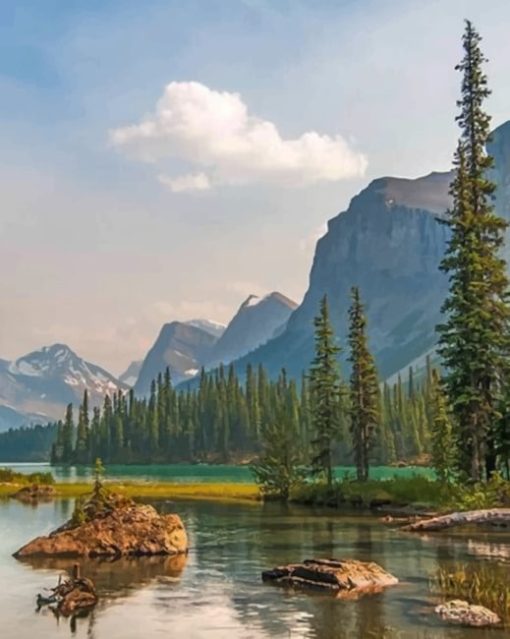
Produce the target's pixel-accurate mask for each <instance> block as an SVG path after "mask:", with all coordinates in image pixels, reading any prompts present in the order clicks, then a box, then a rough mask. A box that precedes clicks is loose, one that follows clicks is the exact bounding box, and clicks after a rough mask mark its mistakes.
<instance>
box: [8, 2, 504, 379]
mask: <svg viewBox="0 0 510 639" xmlns="http://www.w3.org/2000/svg"><path fill="white" fill-rule="evenodd" d="M465 18H469V19H471V20H472V21H473V22H474V23H475V26H476V27H477V28H478V30H479V31H480V32H481V34H482V36H483V38H484V40H483V48H484V51H485V53H486V55H487V57H488V58H489V63H488V65H487V72H488V74H489V83H490V86H491V88H492V90H493V95H492V96H491V98H490V100H489V103H488V108H489V111H490V113H491V114H492V116H493V124H494V125H498V124H500V123H502V122H504V121H506V120H507V119H510V84H509V83H508V66H507V61H508V59H510V40H509V39H508V29H509V25H510V3H509V2H508V0H488V1H487V2H485V3H480V2H479V0H476V1H475V0H440V1H438V0H428V1H427V2H423V0H422V1H420V2H415V0H187V1H186V2H182V1H181V0H165V1H163V0H145V2H139V1H138V0H136V1H135V0H44V2H41V1H40V0H16V1H15V2H14V1H13V0H0V193H1V194H2V204H1V207H0V256H1V262H0V266H1V268H0V292H1V295H0V358H4V359H13V358H16V357H19V356H21V355H23V354H25V353H27V352H30V351H31V350H34V349H37V348H40V347H41V346H43V345H49V344H52V343H55V342H61V343H66V344H68V345H69V346H70V347H71V348H73V349H74V350H75V351H76V352H77V353H78V354H79V355H81V356H83V357H85V358H86V359H87V360H88V361H91V362H94V363H96V364H99V365H102V366H104V367H105V368H107V369H108V370H110V371H112V372H113V373H116V374H119V373H121V372H122V371H123V369H124V368H126V367H127V365H128V364H129V362H130V361H131V360H134V359H140V358H142V357H143V356H144V355H145V353H146V351H147V349H148V348H149V347H150V346H151V344H152V343H153V341H154V340H155V338H156V336H157V333H158V332H159V329H160V328H161V326H162V324H163V323H165V322H169V321H172V320H185V319H193V318H208V319H212V320H216V321H221V322H228V320H229V319H230V318H231V317H232V315H233V314H234V313H235V311H236V309H237V307H238V306H239V305H240V304H241V302H242V301H243V300H244V299H245V298H246V297H247V296H248V295H249V294H256V295H263V294H265V293H268V292H270V291H273V290H279V291H281V292H282V293H284V294H286V295H288V296H289V297H291V298H293V299H295V300H296V301H300V300H301V298H302V296H303V294H304V292H305V291H306V287H307V283H308V275H309V272H310V267H311V264H312V260H313V254H314V248H315V242H316V240H317V239H318V237H320V235H321V234H323V233H324V232H325V228H326V223H327V220H328V219H330V218H332V217H334V216H335V215H336V214H337V213H338V212H340V211H342V210H344V209H345V208H346V207H347V206H348V203H349V200H350V198H351V197H353V196H354V195H355V194H356V193H357V192H358V191H359V190H360V189H361V188H363V187H364V186H365V185H366V184H367V183H368V182H369V181H370V180H371V179H373V178H376V177H380V176H384V175H395V176H401V177H417V176H420V175H423V174H426V173H429V172H430V171H433V170H447V169H448V168H449V166H450V163H451V157H452V151H453V149H454V146H455V140H456V135H457V130H456V125H455V122H454V118H455V111H456V107H455V100H456V98H457V95H458V92H459V77H458V74H457V73H456V72H455V70H454V66H455V64H456V62H457V61H458V60H459V59H460V57H461V55H462V51H461V45H460V38H461V35H462V30H463V20H464V19H465ZM367 259H369V256H367Z"/></svg>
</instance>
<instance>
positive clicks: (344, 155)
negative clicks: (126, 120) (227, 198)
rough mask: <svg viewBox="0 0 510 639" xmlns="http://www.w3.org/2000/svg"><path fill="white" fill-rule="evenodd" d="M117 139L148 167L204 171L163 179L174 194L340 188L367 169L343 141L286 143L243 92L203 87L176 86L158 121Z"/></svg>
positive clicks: (313, 137) (311, 135)
mask: <svg viewBox="0 0 510 639" xmlns="http://www.w3.org/2000/svg"><path fill="white" fill-rule="evenodd" d="M110 139H111V142H112V143H113V145H115V146H116V147H118V148H121V149H124V150H125V151H126V152H127V153H129V154H131V155H133V156H134V157H136V158H138V159H140V160H141V161H144V162H150V163H155V164H157V163H159V162H161V161H163V160H165V159H167V158H177V159H180V160H183V161H185V162H186V163H188V164H191V165H194V166H196V167H200V169H201V172H200V173H196V174H189V175H183V176H179V177H174V178H172V177H168V176H167V175H163V176H160V178H159V179H160V181H161V182H163V184H165V185H167V186H169V187H170V188H171V189H172V190H173V191H185V190H192V189H200V190H204V189H207V188H210V187H211V186H214V185H224V184H226V185H232V184H253V183H272V184H282V185H287V186H302V185H308V184H314V183H317V182H321V181H329V182H334V181H337V180H341V179H344V178H350V177H356V176H360V175H362V174H363V173H364V171H365V169H366V166H367V160H366V158H365V156H364V155H363V154H361V153H359V152H358V151H356V150H354V149H352V148H351V147H350V146H349V144H348V143H347V141H346V140H345V139H344V138H343V137H341V136H340V135H336V136H329V135H321V134H319V133H317V132H316V131H308V132H306V133H303V134H302V135H301V136H299V137H298V138H295V139H288V140H285V139H283V138H282V136H281V135H280V133H279V131H278V129H277V127H276V126H275V124H273V123H272V122H269V121H268V120H263V119H262V118H259V117H257V116H255V115H251V114H250V113H249V112H248V107H247V106H246V104H245V103H244V102H243V100H242V99H241V96H240V95H239V94H237V93H228V92H226V91H223V92H220V91H214V90H212V89H210V88H208V87H207V86H205V85H203V84H200V83H198V82H171V83H170V84H168V85H167V86H166V88H165V91H164V93H163V96H162V97H161V98H160V99H159V101H158V102H157V104H156V110H155V112H154V113H153V114H152V115H150V116H149V117H147V118H145V119H144V120H142V121H141V122H140V123H139V124H133V125H131V126H126V127H121V128H118V129H114V130H112V131H110Z"/></svg>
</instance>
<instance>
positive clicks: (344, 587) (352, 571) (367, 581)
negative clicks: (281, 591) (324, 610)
mask: <svg viewBox="0 0 510 639" xmlns="http://www.w3.org/2000/svg"><path fill="white" fill-rule="evenodd" d="M262 580H263V581H268V582H273V583H275V584H277V585H281V586H287V587H297V588H305V589H312V590H323V591H328V592H331V593H334V594H336V595H338V596H342V597H345V596H357V595H361V594H366V593H371V592H379V591H381V590H382V589H383V588H386V587H388V586H394V585H396V584H397V583H398V579H397V578H396V577H394V576H393V575H391V574H390V573H388V572H386V571H385V570H384V569H383V568H381V566H379V565H378V564H376V563H374V562H364V561H358V560H356V559H306V560H305V561H304V562H303V563H301V564H289V565H288V566H280V567H277V568H273V570H266V571H264V572H263V573H262Z"/></svg>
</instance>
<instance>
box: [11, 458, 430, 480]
mask: <svg viewBox="0 0 510 639" xmlns="http://www.w3.org/2000/svg"><path fill="white" fill-rule="evenodd" d="M3 467H8V468H13V469H14V470H16V471H17V472H21V473H26V474H28V473H38V472H51V473H53V476H54V477H55V479H57V480H58V481H63V482H74V481H87V480H90V481H91V480H92V476H93V470H92V468H91V467H89V466H50V465H49V464H16V463H3V462H0V468H3ZM355 472H356V471H355V469H354V468H353V467H347V466H338V467H337V468H336V469H335V474H336V476H337V477H339V478H341V477H343V476H344V475H345V474H349V475H353V476H354V474H355ZM416 474H420V475H427V476H431V475H432V474H433V472H432V470H431V469H429V468H421V467H415V466H409V467H407V468H393V467H389V466H379V467H378V466H375V467H373V468H371V469H370V476H371V477H372V478H374V479H382V478H386V477H393V476H394V475H397V476H399V477H408V476H410V475H416ZM106 477H107V479H111V480H116V481H142V482H143V481H147V482H151V481H152V482H154V481H170V482H184V483H189V482H192V483H195V482H198V483H201V482H234V483H249V482H253V481H254V479H253V475H252V473H251V471H250V469H249V467H248V466H234V465H228V464H152V465H137V464H132V465H127V464H125V465H123V464H117V465H116V464H112V465H108V466H107V469H106Z"/></svg>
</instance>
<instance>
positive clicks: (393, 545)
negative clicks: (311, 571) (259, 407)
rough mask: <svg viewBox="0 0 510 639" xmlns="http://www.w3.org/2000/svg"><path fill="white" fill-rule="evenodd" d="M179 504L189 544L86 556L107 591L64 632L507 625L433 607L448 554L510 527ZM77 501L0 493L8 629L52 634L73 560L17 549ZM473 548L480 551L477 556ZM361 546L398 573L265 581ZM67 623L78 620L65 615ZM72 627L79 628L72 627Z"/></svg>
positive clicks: (492, 541)
mask: <svg viewBox="0 0 510 639" xmlns="http://www.w3.org/2000/svg"><path fill="white" fill-rule="evenodd" d="M156 505H157V507H158V508H159V509H160V510H162V511H165V512H172V511H175V510H177V512H179V514H180V515H181V516H182V518H183V521H184V523H185V525H186V528H187V530H188V534H189V538H190V544H191V549H190V553H189V556H188V557H187V559H186V560H185V565H184V563H183V564H181V562H183V560H184V559H185V558H184V557H177V558H165V557H155V558H140V559H122V560H119V561H116V562H110V561H97V560H95V561H87V562H85V563H82V572H83V574H84V575H85V576H88V577H91V578H92V579H93V580H94V581H95V582H96V585H97V587H98V590H99V593H100V596H101V599H100V603H99V604H98V606H97V607H96V609H95V610H94V612H93V613H92V614H91V615H89V616H88V617H87V618H85V619H75V620H74V621H73V627H71V625H70V624H69V622H68V621H64V620H62V619H61V620H58V623H59V624H60V625H59V632H60V634H59V636H60V637H66V636H68V635H69V633H70V632H72V631H73V632H74V633H75V636H76V637H77V638H79V639H81V638H82V637H88V639H135V638H136V639H139V638H140V637H143V638H144V639H154V638H157V637H165V638H166V637H168V636H169V635H170V636H175V637H179V638H180V637H184V639H202V638H207V639H225V638H227V639H228V638H230V637H233V638H235V639H268V638H271V639H272V638H276V639H280V638H281V639H283V638H288V637H292V638H293V639H294V638H297V637H301V638H307V639H358V638H360V639H365V638H368V639H370V638H372V637H373V638H377V639H381V638H387V639H432V638H434V639H460V638H461V637H466V636H467V637H469V639H485V638H486V637H487V638H489V637H490V639H502V637H506V636H507V635H506V633H505V632H503V631H502V630H493V631H490V632H488V631H482V630H472V631H470V632H469V633H468V634H465V631H462V630H459V629H456V628H448V627H445V626H443V625H441V623H440V622H439V621H438V620H437V619H436V618H435V616H434V615H433V613H432V608H433V605H434V602H435V600H434V598H433V597H431V594H430V591H429V577H430V575H431V574H433V573H434V571H435V570H437V567H438V566H440V565H444V563H445V562H446V563H451V562H455V561H459V560H461V561H465V562H479V559H478V556H479V554H481V553H483V554H489V553H499V554H505V552H506V551H508V550H509V549H510V544H509V537H508V534H506V535H505V534H504V533H501V532H497V533H483V534H480V535H478V536H477V537H476V538H475V537H473V536H469V535H463V536H462V535H459V536H453V537H450V536H449V535H448V536H441V535H438V536H435V537H432V536H430V537H429V538H422V537H419V536H415V535H410V534H403V533H400V532H399V531H397V530H392V529H391V528H388V527H385V526H383V525H381V524H380V523H379V522H378V521H376V520H374V519H373V518H371V517H364V516H360V515H359V514H354V515H353V516H345V515H341V514H340V513H337V512H336V511H332V510H329V511H320V510H318V511H313V510H311V509H308V508H299V507H292V506H291V507H283V506H280V505H277V504H268V505H267V506H264V507H261V506H257V505H247V506H243V505H237V504H218V503H204V502H202V503H201V502H193V503H184V502H179V503H177V504H172V503H168V502H165V503H157V504H156ZM71 508H72V503H70V502H65V501H57V502H55V503H54V504H51V505H46V504H44V505H41V506H40V507H38V508H37V509H35V510H33V509H30V508H27V507H25V506H23V505H21V504H17V503H15V502H5V503H4V502H2V503H0V574H2V578H3V580H4V582H5V583H9V589H8V591H7V593H6V595H5V596H4V597H3V599H0V620H1V623H2V626H1V627H2V631H3V632H2V635H1V636H2V637H4V636H5V637H7V638H8V639H10V638H11V637H16V639H32V638H33V637H35V636H37V638H38V639H50V638H51V639H54V637H55V636H56V628H55V620H54V619H53V618H52V617H51V616H48V615H46V614H45V615H42V616H41V615H35V614H34V613H33V603H34V601H35V596H36V594H37V592H40V591H41V590H42V588H43V587H45V586H46V587H50V586H54V585H55V584H56V581H57V578H58V575H59V573H61V572H62V571H64V570H66V569H68V568H69V566H70V565H71V564H72V563H73V561H72V560H62V559H51V560H48V559H45V560H37V561H30V562H29V563H27V562H24V563H20V562H16V561H15V560H14V559H12V558H11V557H10V553H12V552H13V551H14V550H16V549H17V547H19V546H20V545H22V543H24V542H26V541H27V540H28V539H30V538H31V537H33V536H35V535H36V534H41V533H47V532H49V530H51V529H52V528H54V527H56V526H57V525H59V524H60V523H62V522H63V521H64V520H65V519H66V518H67V517H68V516H69V512H70V509H71ZM472 553H476V557H474V556H473V554H472ZM314 556H315V557H321V556H322V557H354V558H357V559H362V560H372V561H376V562H377V563H380V564H381V565H382V566H383V567H384V568H385V569H387V570H388V571H389V572H391V573H393V574H395V575H396V576H398V577H399V579H400V585H399V586H398V587H395V588H390V589H388V590H386V591H384V592H382V593H380V594H376V595H372V596H368V597H364V598H361V599H359V600H357V601H341V600H338V599H334V598H332V597H331V596H329V595H324V594H314V595H308V594H306V593H302V592H296V593H291V592H287V591H285V590H283V589H281V588H275V587H273V586H271V585H268V584H263V583H262V581H261V578H260V573H261V571H262V570H264V569H266V568H270V567H273V566H276V565H279V564H284V563H289V562H295V561H301V560H303V559H306V558H311V557H314ZM64 624H67V625H69V627H67V625H64ZM73 628H74V630H73Z"/></svg>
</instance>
